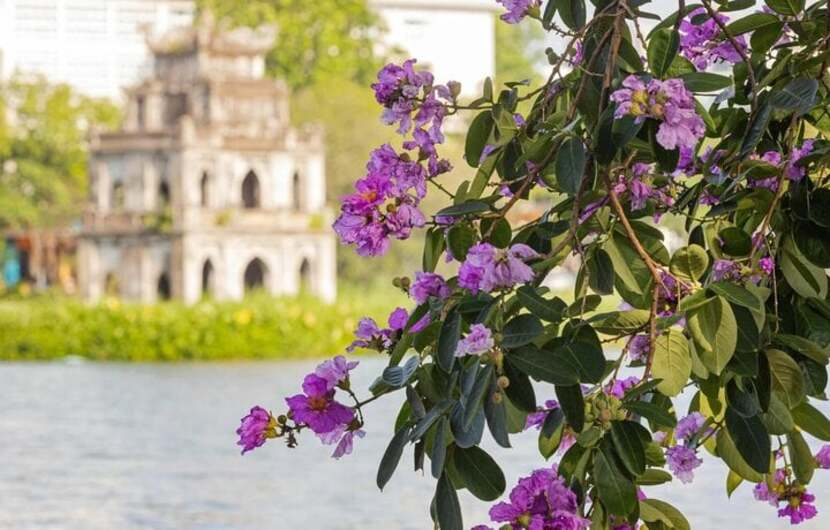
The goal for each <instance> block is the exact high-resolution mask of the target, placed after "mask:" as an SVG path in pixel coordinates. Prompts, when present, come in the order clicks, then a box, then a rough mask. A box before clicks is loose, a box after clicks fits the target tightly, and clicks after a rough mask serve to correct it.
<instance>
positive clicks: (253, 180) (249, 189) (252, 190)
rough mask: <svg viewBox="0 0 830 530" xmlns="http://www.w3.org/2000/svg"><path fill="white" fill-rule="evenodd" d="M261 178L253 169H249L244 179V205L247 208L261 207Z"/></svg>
mask: <svg viewBox="0 0 830 530" xmlns="http://www.w3.org/2000/svg"><path fill="white" fill-rule="evenodd" d="M260 201H261V198H260V190H259V178H257V176H256V173H254V172H253V171H248V174H247V175H245V180H243V181H242V206H243V207H245V208H259V207H260Z"/></svg>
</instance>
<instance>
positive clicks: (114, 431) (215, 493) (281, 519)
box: [0, 360, 830, 530]
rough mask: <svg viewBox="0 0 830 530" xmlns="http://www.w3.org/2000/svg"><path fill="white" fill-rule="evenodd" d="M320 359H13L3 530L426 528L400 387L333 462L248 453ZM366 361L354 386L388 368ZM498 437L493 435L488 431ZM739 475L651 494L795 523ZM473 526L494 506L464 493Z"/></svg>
mask: <svg viewBox="0 0 830 530" xmlns="http://www.w3.org/2000/svg"><path fill="white" fill-rule="evenodd" d="M313 365H314V363H313V362H311V361H308V362H284V363H238V364H237V363H228V364H164V365H163V364H153V365H122V364H94V363H81V364H64V363H53V364H14V363H13V364H2V365H0V397H2V407H3V409H2V412H0V529H13V530H18V529H19V530H133V529H153V530H166V529H170V530H197V529H198V530H226V529H227V530H230V529H233V530H261V529H276V530H283V529H295V528H315V529H320V530H366V529H372V530H428V529H430V528H432V526H431V523H430V520H429V516H428V512H427V509H428V506H429V501H430V498H431V496H432V493H433V488H434V481H433V479H432V477H430V476H429V475H426V476H423V475H421V474H420V473H419V474H414V473H413V472H412V470H411V469H412V456H411V452H408V453H407V454H405V456H404V458H403V460H402V463H401V466H400V468H399V469H398V473H397V474H396V475H395V477H394V478H393V479H392V481H391V482H390V483H389V485H388V486H387V488H386V490H385V491H384V492H383V493H380V492H378V490H377V488H376V487H375V471H376V469H377V461H378V460H379V458H380V455H381V454H382V452H383V449H384V448H385V446H386V443H387V442H388V439H389V437H390V436H391V429H392V427H391V424H392V420H393V418H394V416H395V414H396V412H397V407H398V406H399V403H400V401H399V400H400V399H401V398H400V397H398V396H395V397H392V398H391V399H386V400H381V401H378V402H376V403H375V404H374V405H373V406H372V407H371V408H369V409H368V411H367V412H368V414H367V423H368V425H367V431H368V433H369V434H368V436H367V437H366V438H364V439H363V440H359V441H358V443H357V446H356V449H355V454H354V455H352V456H351V457H348V458H344V459H343V460H341V461H335V460H332V459H331V458H329V452H330V450H329V448H325V447H322V446H320V444H319V443H317V441H316V439H312V438H310V437H308V436H304V437H303V438H302V439H301V446H300V447H299V448H297V449H294V450H288V449H287V448H285V447H282V446H281V445H280V444H279V442H277V443H273V442H271V443H270V444H268V445H266V446H265V447H263V448H261V449H259V450H257V451H254V452H252V453H248V454H246V455H245V456H244V457H240V456H239V452H238V450H237V449H238V448H237V446H235V445H234V444H235V441H236V436H235V434H234V430H235V429H236V427H237V425H238V422H239V418H240V417H241V416H242V415H243V414H244V413H245V412H246V411H247V409H248V408H249V407H250V406H251V405H252V404H262V405H263V406H265V407H267V408H271V409H273V410H274V412H277V411H278V410H279V409H280V403H281V397H282V396H285V395H287V394H290V393H295V392H296V391H297V389H298V382H299V381H300V379H301V377H302V376H303V374H305V373H306V372H307V371H308V370H309V368H310V367H312V366H313ZM381 366H382V365H381V364H380V361H377V360H365V361H363V363H362V364H361V366H360V367H359V368H358V370H357V373H356V375H355V382H354V383H355V388H358V389H361V388H365V386H366V385H367V384H368V382H369V381H370V380H371V379H372V378H373V376H374V374H376V373H377V372H378V371H379V370H380V368H381ZM487 436H489V435H487V434H486V435H485V437H487ZM513 440H514V446H515V447H514V449H513V450H503V449H500V448H498V447H496V446H495V444H493V443H492V441H491V440H490V439H489V438H488V439H486V441H485V443H484V446H485V447H486V448H487V449H488V450H490V451H491V452H492V453H493V454H494V455H496V458H497V459H498V460H499V461H500V462H501V463H502V466H503V467H504V469H505V472H506V474H507V478H508V484H513V483H514V482H515V480H516V478H517V477H518V476H520V475H523V474H526V473H527V472H529V471H530V470H532V469H534V468H535V467H539V466H540V462H541V460H540V458H539V456H538V453H537V452H536V440H535V437H534V435H532V434H529V433H528V434H526V435H518V436H515V437H514V438H513ZM725 475H726V472H725V470H724V468H723V467H722V466H721V465H717V463H716V462H713V461H707V462H706V463H705V464H704V465H703V467H702V468H700V469H699V471H698V473H697V480H696V481H695V482H694V483H693V484H691V485H683V484H680V483H679V482H676V483H673V484H671V485H669V486H667V487H661V488H648V489H647V493H648V494H649V495H650V496H653V497H658V498H663V499H665V500H668V501H670V502H672V503H673V504H675V505H676V506H677V507H678V508H680V509H681V510H683V511H684V512H685V513H686V514H687V515H688V517H689V519H690V521H691V523H692V527H693V528H694V529H696V530H710V529H712V530H714V529H732V528H741V529H742V530H755V529H758V530H779V529H782V530H783V529H785V528H790V526H789V524H787V523H786V522H785V521H783V520H778V519H777V518H776V516H775V512H774V509H773V508H772V507H770V506H768V505H765V504H762V503H759V502H757V501H755V500H753V499H752V492H751V487H749V486H748V485H744V486H742V487H741V488H740V489H739V490H738V491H737V492H736V493H735V495H734V496H733V498H732V500H731V501H729V502H728V503H727V500H726V493H725V487H724V480H725ZM812 489H813V490H814V492H815V493H816V496H817V497H818V500H819V501H820V502H821V501H823V502H821V504H822V505H823V506H820V507H819V509H820V510H821V513H820V515H819V517H817V518H816V519H814V520H813V521H811V522H810V523H809V524H803V525H801V526H799V527H798V528H801V529H805V530H819V529H822V530H826V529H827V528H830V471H824V472H822V471H817V473H816V478H815V479H814V483H813V485H812ZM461 496H462V504H463V508H464V514H465V523H466V525H467V526H468V527H472V526H473V525H474V524H478V523H482V522H486V520H487V508H488V507H487V506H486V505H485V504H484V503H480V502H478V501H477V500H475V499H474V498H472V497H471V496H470V495H469V494H467V493H466V492H461Z"/></svg>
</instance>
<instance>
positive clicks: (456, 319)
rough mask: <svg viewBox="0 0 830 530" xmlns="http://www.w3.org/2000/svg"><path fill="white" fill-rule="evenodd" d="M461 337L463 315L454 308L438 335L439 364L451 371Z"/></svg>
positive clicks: (445, 369)
mask: <svg viewBox="0 0 830 530" xmlns="http://www.w3.org/2000/svg"><path fill="white" fill-rule="evenodd" d="M460 338H461V315H460V314H459V313H458V311H457V310H455V309H453V310H451V311H450V313H449V314H448V315H447V318H446V320H444V324H443V325H442V326H441V333H440V334H439V335H438V359H437V361H438V366H440V367H441V369H442V370H444V371H445V372H447V373H449V372H451V371H452V365H453V363H454V362H455V350H456V348H457V347H458V341H459V339H460Z"/></svg>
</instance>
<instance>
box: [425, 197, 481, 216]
mask: <svg viewBox="0 0 830 530" xmlns="http://www.w3.org/2000/svg"><path fill="white" fill-rule="evenodd" d="M489 210H490V205H489V204H487V203H486V202H484V201H467V202H462V203H461V204H454V205H452V206H447V207H446V208H444V209H442V210H439V211H438V212H437V213H436V214H435V215H436V216H442V217H463V216H465V215H472V214H476V213H482V212H487V211H489Z"/></svg>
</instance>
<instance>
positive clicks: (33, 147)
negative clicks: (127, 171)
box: [0, 78, 120, 228]
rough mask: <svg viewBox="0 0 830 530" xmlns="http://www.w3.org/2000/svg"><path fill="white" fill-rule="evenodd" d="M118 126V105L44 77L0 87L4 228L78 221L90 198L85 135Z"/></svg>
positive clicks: (0, 222)
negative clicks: (94, 129) (88, 193)
mask: <svg viewBox="0 0 830 530" xmlns="http://www.w3.org/2000/svg"><path fill="white" fill-rule="evenodd" d="M12 109H13V110H12ZM119 121H120V111H119V109H118V107H117V106H115V105H114V104H112V103H110V102H109V101H106V100H101V99H93V98H89V97H86V96H82V95H80V94H78V93H76V92H74V91H73V90H72V89H71V88H70V87H69V86H67V85H63V84H59V85H52V84H49V83H48V82H47V81H46V80H45V79H43V78H36V79H26V80H22V79H12V80H11V81H9V82H8V83H6V84H5V85H0V228H32V227H49V226H55V225H57V224H61V223H66V222H68V221H70V220H72V219H73V218H75V217H77V216H78V215H79V214H80V213H81V212H80V207H81V205H82V204H83V201H84V199H85V198H86V193H87V175H86V173H87V167H86V165H87V155H88V153H87V143H86V139H87V135H88V133H89V131H90V129H91V128H92V127H103V128H114V127H115V126H117V125H118V123H119Z"/></svg>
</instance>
